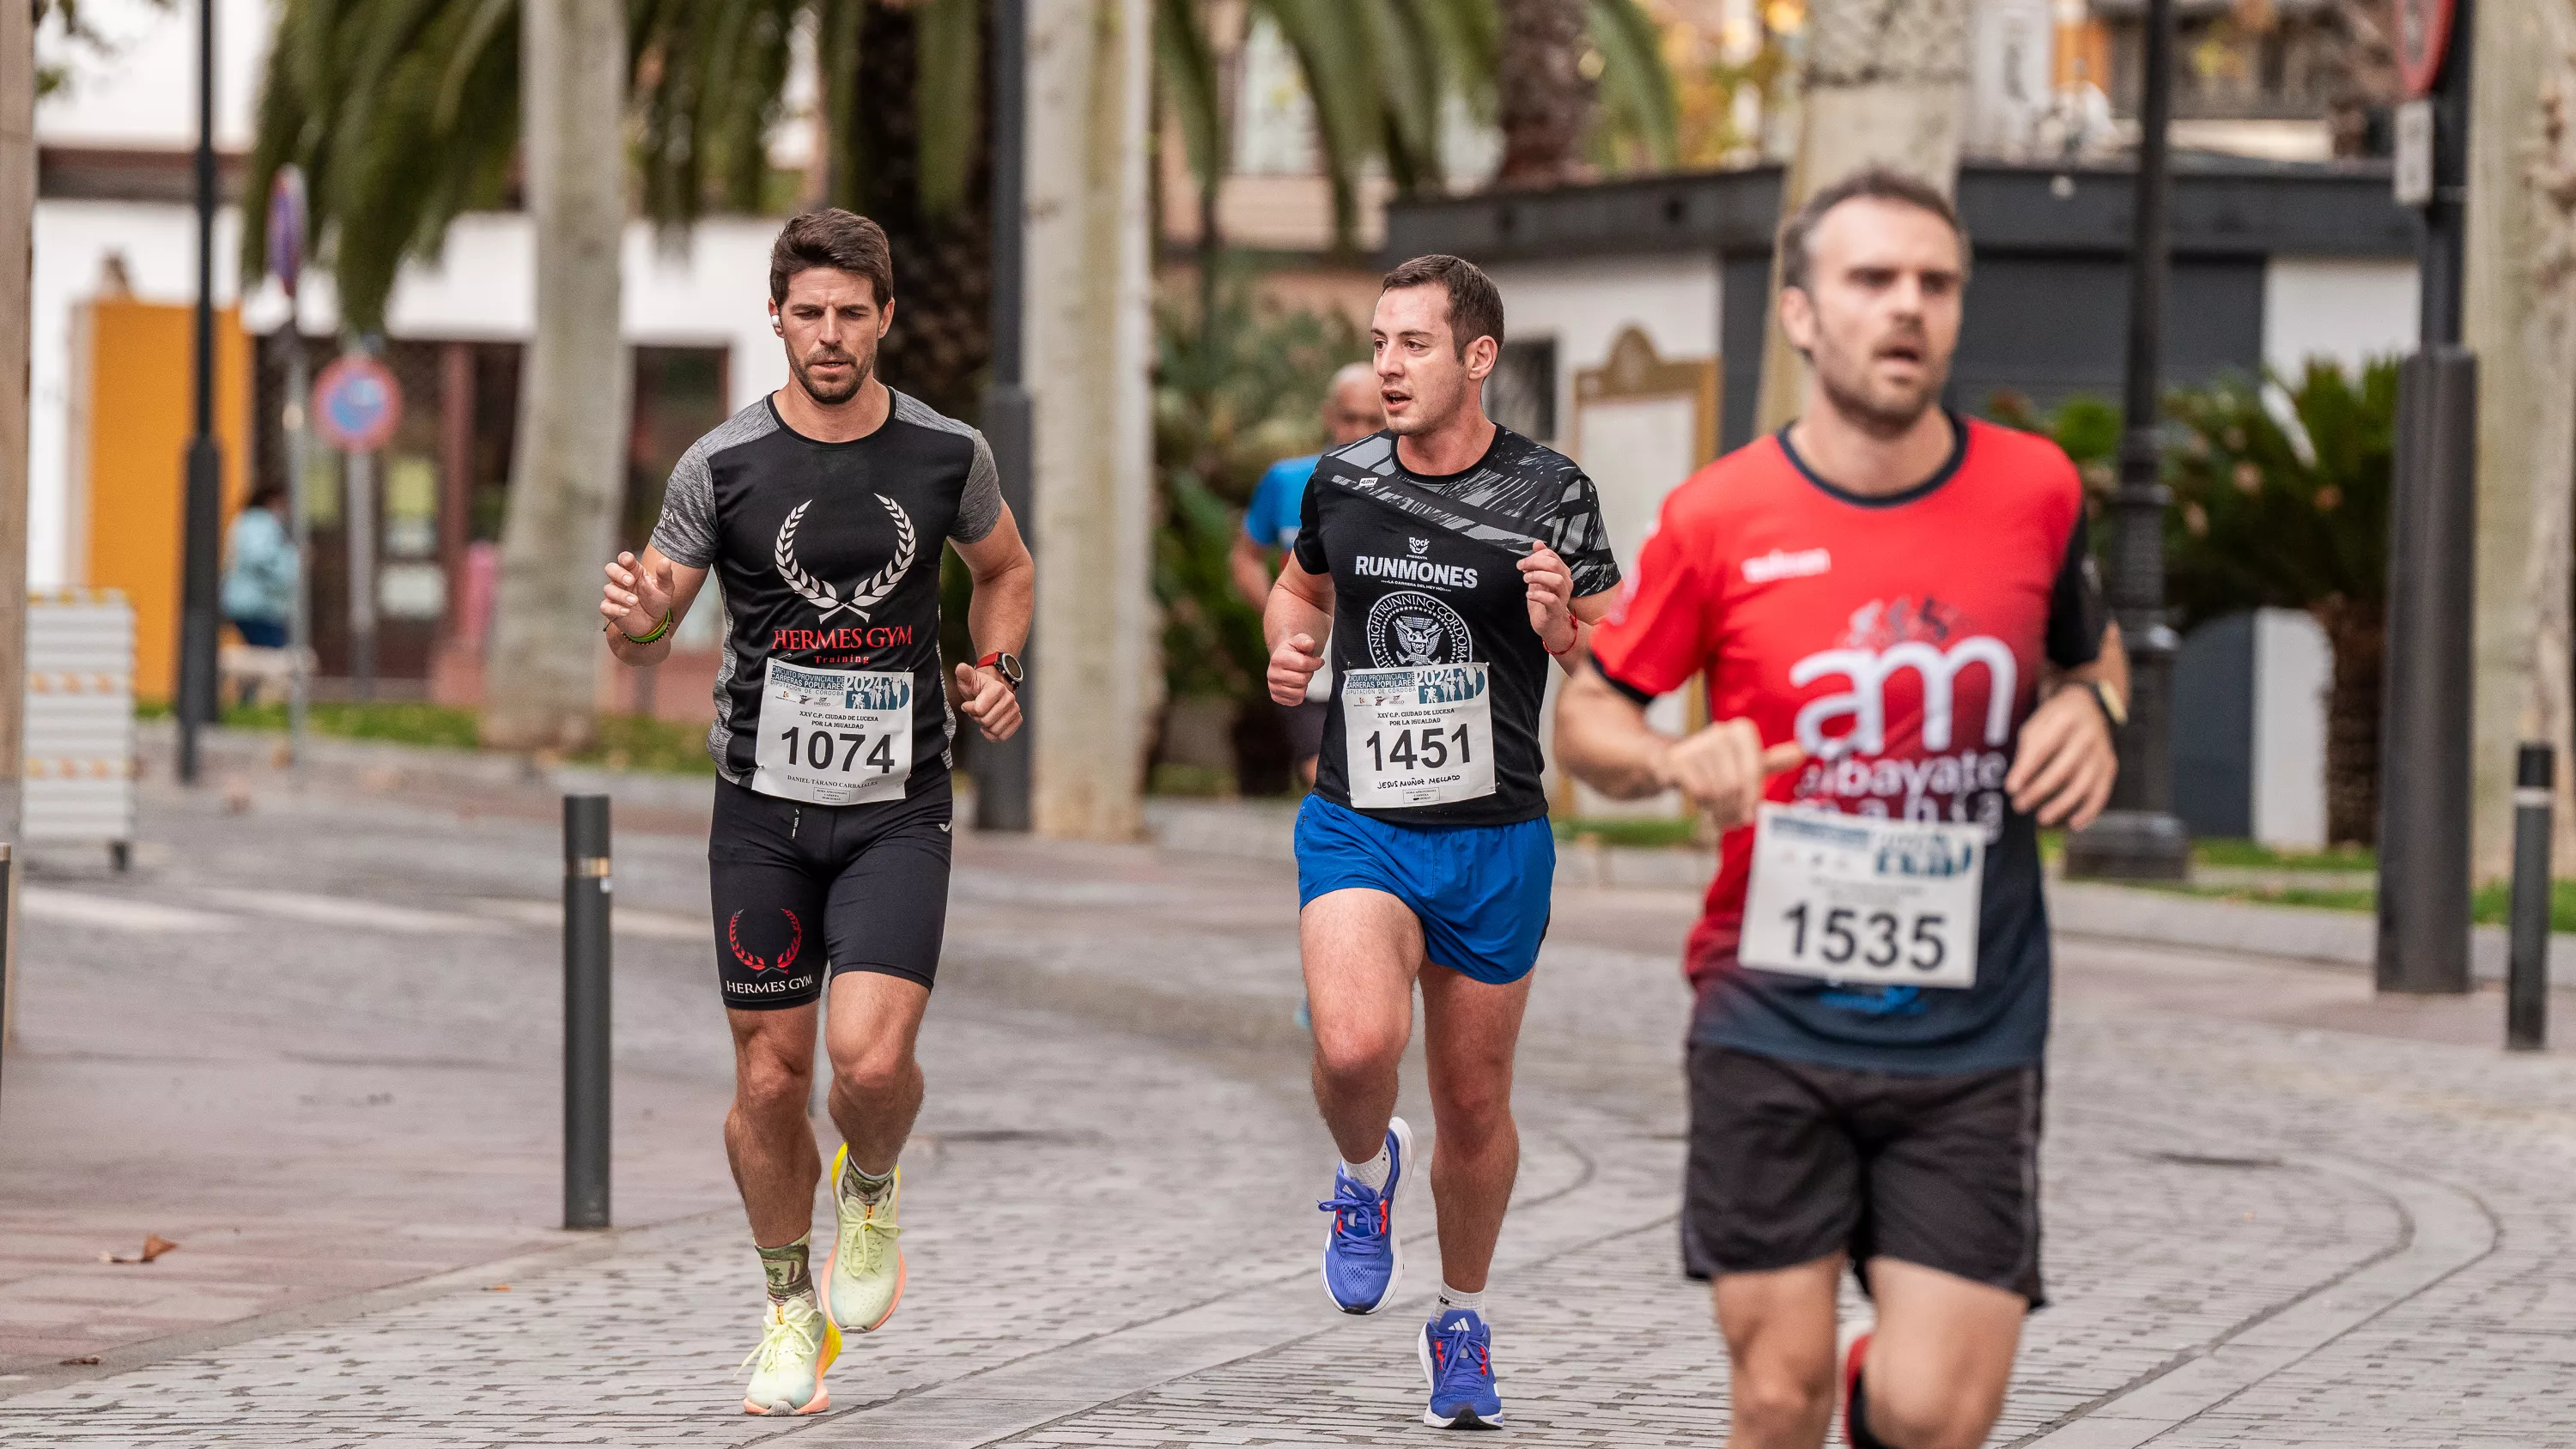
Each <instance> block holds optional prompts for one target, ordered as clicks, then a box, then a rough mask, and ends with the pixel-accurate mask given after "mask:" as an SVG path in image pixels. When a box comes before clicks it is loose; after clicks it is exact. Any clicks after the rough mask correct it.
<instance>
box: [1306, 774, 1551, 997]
mask: <svg viewBox="0 0 2576 1449" xmlns="http://www.w3.org/2000/svg"><path fill="white" fill-rule="evenodd" d="M1555 881H1556V835H1555V833H1554V832H1553V831H1551V830H1550V829H1549V828H1548V823H1547V821H1545V820H1544V819H1541V820H1524V821H1522V822H1521V823H1519V824H1517V825H1439V826H1429V827H1424V828H1415V827H1412V826H1405V825H1389V824H1387V823H1386V822H1384V821H1382V820H1372V819H1370V818H1369V817H1368V816H1366V815H1362V814H1361V813H1359V812H1358V811H1356V810H1353V809H1351V808H1350V807H1349V806H1346V805H1336V804H1334V803H1333V802H1331V801H1330V800H1327V799H1325V798H1324V797H1323V796H1321V795H1308V796H1307V797H1306V803H1305V804H1303V805H1301V806H1299V807H1298V809H1297V904H1298V906H1299V907H1300V908H1301V909H1302V908H1303V907H1305V906H1306V905H1308V904H1310V903H1312V902H1313V901H1314V899H1315V898H1316V897H1317V896H1321V895H1326V894H1329V893H1330V892H1333V891H1338V890H1350V889H1353V888H1358V889H1361V890H1373V891H1384V892H1386V893H1387V894H1388V895H1391V896H1393V897H1395V898H1396V899H1397V900H1400V901H1402V902H1404V904H1405V905H1406V906H1407V907H1408V908H1409V909H1411V910H1412V912H1413V914H1414V915H1415V916H1416V917H1418V918H1420V920H1421V922H1422V944H1423V948H1424V954H1425V955H1427V956H1429V957H1430V958H1431V960H1433V961H1434V962H1436V963H1438V964H1440V965H1442V966H1446V967H1448V968H1450V969H1451V970H1453V971H1456V972H1458V973H1459V974H1461V975H1464V976H1468V977H1471V978H1473V979H1475V980H1478V981H1483V982H1488V983H1490V984H1492V985H1495V986H1508V985H1510V984H1511V983H1512V982H1515V981H1518V980H1520V979H1521V978H1522V977H1524V976H1526V975H1528V974H1529V969H1530V968H1531V967H1532V966H1535V965H1537V964H1538V946H1539V942H1541V941H1543V940H1545V939H1546V938H1547V917H1548V902H1549V895H1548V893H1549V891H1550V889H1551V888H1552V887H1553V886H1554V884H1555Z"/></svg>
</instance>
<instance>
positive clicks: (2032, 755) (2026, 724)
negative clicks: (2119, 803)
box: [2004, 624, 2129, 830]
mask: <svg viewBox="0 0 2576 1449" xmlns="http://www.w3.org/2000/svg"><path fill="white" fill-rule="evenodd" d="M2096 684H2100V685H2102V686H2104V687H2105V688H2107V689H2108V690H2109V691H2110V692H2111V694H2112V695H2114V696H2116V697H2117V698H2118V699H2119V700H2120V701H2121V703H2122V707H2123V709H2124V710H2125V708H2126V706H2127V701H2128V698H2129V651H2128V650H2127V649H2126V648H2125V647H2124V646H2123V645H2122V644H2121V642H2120V626H2119V625H2118V624H2107V625H2105V626H2104V627H2103V630H2102V646H2101V653H2099V654H2098V655H2096V656H2094V658H2092V659H2091V660H2089V661H2087V662H2085V663H2082V664H2077V665H2071V666H2065V667H2054V666H2053V667H2051V668H2050V669H2049V670H2048V672H2047V674H2046V675H2045V676H2044V677H2043V678H2042V679H2041V681H2040V705H2039V708H2037V709H2034V710H2032V711H2031V712H2030V718H2028V719H2026V720H2024V721H2022V725H2021V739H2020V744H2019V747H2018V749H2016V751H2015V752H2014V757H2013V764H2012V769H2011V770H2010V771H2008V772H2006V774H2005V775H2004V790H2005V792H2006V793H2008V794H2010V795H2011V796H2012V804H2013V808H2014V809H2015V810H2019V811H2022V812H2024V813H2026V814H2033V815H2037V816H2038V817H2039V823H2040V824H2042V825H2047V826H2058V825H2063V826H2066V827H2067V828H2069V829H2071V830H2081V829H2083V828H2084V827H2085V826H2087V825H2090V824H2092V823H2093V817H2095V816H2097V815H2099V814H2101V813H2102V807H2103V806H2104V805H2106V804H2108V803H2110V799H2111V786H2112V783H2113V782H2114V781H2116V780H2118V779H2119V777H2120V753H2119V747H2118V746H2117V744H2116V743H2114V741H2113V740H2112V738H2111V721H2110V719H2109V718H2108V717H2107V716H2106V715H2105V713H2104V711H2103V707H2102V705H2101V704H2100V703H2099V702H2097V700H2096V699H2095V698H2094V695H2093V686H2094V685H2096Z"/></svg>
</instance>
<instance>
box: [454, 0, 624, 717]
mask: <svg viewBox="0 0 2576 1449" xmlns="http://www.w3.org/2000/svg"><path fill="white" fill-rule="evenodd" d="M520 15H521V23H522V32H521V33H522V44H523V45H524V46H525V50H524V52H523V55H524V63H523V64H522V65H521V67H520V75H521V82H520V84H521V98H522V99H521V106H522V108H523V114H524V123H523V125H524V136H525V145H526V155H527V178H528V179H527V208H528V221H529V224H530V227H531V229H532V231H533V232H534V233H535V238H536V261H537V274H536V286H537V297H536V334H535V336H533V337H532V338H531V339H530V340H529V343H528V353H527V362H526V365H525V367H524V369H523V371H522V372H521V374H520V387H519V435H518V446H517V450H516V453H517V456H516V458H515V459H514V460H513V464H512V467H511V479H510V509H509V516H508V518H507V520H506V521H505V522H504V524H503V528H502V534H501V587H500V597H499V600H498V601H497V603H498V606H497V608H496V609H495V610H494V618H493V633H492V653H491V657H490V660H489V662H488V665H487V668H486V672H485V678H484V695H483V697H484V700H485V708H484V714H483V739H484V742H485V743H486V744H487V745H491V746H493V747H496V748H500V749H518V750H534V749H574V748H580V747H582V746H585V745H587V744H589V743H590V742H591V740H592V738H593V737H594V735H595V734H596V730H597V720H596V718H595V710H596V704H595V697H594V689H595V685H594V681H595V678H596V672H597V669H598V660H599V650H600V648H601V645H600V632H599V567H600V563H601V561H602V560H604V559H605V558H606V557H607V554H608V549H609V547H610V546H611V544H612V542H613V531H614V528H615V524H616V518H617V510H618V505H619V503H620V502H621V501H622V499H623V498H624V496H625V492H626V477H625V471H626V469H625V464H626V426H627V406H628V401H629V396H630V393H631V391H632V387H633V375H632V370H631V369H630V368H629V366H628V365H627V357H626V349H625V345H624V343H623V340H622V339H621V338H620V336H619V331H618V295H619V285H618V282H619V279H618V245H619V240H620V234H621V233H622V232H623V231H624V229H625V222H626V189H625V179H626V167H625V165H624V164H623V160H622V158H623V157H624V155H625V135H624V117H625V102H626V12H625V6H624V4H623V3H622V0H524V3H523V5H522V7H521V11H520Z"/></svg>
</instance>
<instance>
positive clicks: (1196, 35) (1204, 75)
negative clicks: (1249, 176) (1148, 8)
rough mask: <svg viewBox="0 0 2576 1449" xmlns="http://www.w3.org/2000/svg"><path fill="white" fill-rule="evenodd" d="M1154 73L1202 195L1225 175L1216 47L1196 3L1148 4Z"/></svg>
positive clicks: (1171, 0)
mask: <svg viewBox="0 0 2576 1449" xmlns="http://www.w3.org/2000/svg"><path fill="white" fill-rule="evenodd" d="M1154 72H1155V79H1156V80H1157V81H1158V82H1159V83H1160V85H1161V86H1162V91H1163V103H1164V104H1165V105H1168V106H1170V107H1171V108H1172V119H1173V120H1174V121H1175V122H1177V123H1178V124H1179V126H1180V130H1181V146H1182V149H1183V150H1184V151H1186V152H1187V153H1188V155H1189V162H1190V176H1191V178H1192V179H1194V180H1196V181H1197V182H1198V184H1199V189H1200V190H1201V191H1202V192H1204V191H1206V190H1208V189H1209V188H1211V187H1213V186H1215V185H1216V184H1217V180H1218V178H1219V177H1221V176H1222V175H1223V174H1224V172H1225V160H1226V157H1225V116H1224V114H1223V107H1222V103H1221V102H1220V101H1219V99H1218V96H1217V81H1216V48H1215V47H1214V46H1213V45H1211V44H1210V43H1209V41H1208V34H1207V27H1206V25H1205V23H1204V21H1203V18H1202V17H1201V15H1200V10H1199V4H1198V0H1154Z"/></svg>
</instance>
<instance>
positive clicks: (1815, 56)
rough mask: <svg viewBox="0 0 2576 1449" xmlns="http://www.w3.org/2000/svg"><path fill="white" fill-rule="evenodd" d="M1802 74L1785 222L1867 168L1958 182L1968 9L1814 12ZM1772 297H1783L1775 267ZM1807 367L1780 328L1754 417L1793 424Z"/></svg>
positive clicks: (1826, 1) (1923, 1) (1767, 424)
mask: <svg viewBox="0 0 2576 1449" xmlns="http://www.w3.org/2000/svg"><path fill="white" fill-rule="evenodd" d="M1806 39H1807V54H1806V62H1805V64H1804V66H1803V67H1802V68H1801V70H1800V72H1799V78H1798V79H1799V83H1798V105H1799V115H1798V150H1797V155H1796V158H1795V159H1794V160H1793V161H1792V162H1791V164H1790V167H1789V176H1788V180H1787V183H1786V185H1784V186H1783V187H1782V188H1781V196H1780V209H1781V211H1782V213H1783V214H1786V213H1787V212H1788V211H1790V210H1791V209H1793V208H1795V207H1798V206H1802V205H1804V204H1805V203H1806V200H1807V198H1808V197H1810V196H1813V195H1814V194H1816V193H1817V192H1818V191H1821V190H1823V189H1824V188H1825V187H1828V186H1831V185H1832V184H1834V183H1835V182H1837V181H1840V180H1841V179H1843V178H1844V177H1846V176H1849V175H1850V174H1852V173H1853V172H1855V171H1858V170H1860V169H1861V168H1863V167H1865V166H1872V165H1884V166H1893V167H1895V168H1896V169H1897V170H1899V171H1904V172H1908V173H1910V174H1912V175H1915V176H1920V177H1922V178H1923V179H1924V180H1926V181H1929V182H1931V183H1932V184H1933V185H1935V186H1938V187H1940V188H1941V189H1942V190H1943V191H1948V190H1950V189H1951V188H1952V187H1953V186H1955V185H1956V184H1957V182H1958V177H1959V129H1960V125H1961V113H1962V111H1963V110H1964V109H1965V107H1966V104H1967V98H1968V3H1967V0H1809V3H1808V5H1807V28H1806ZM1771 290H1772V294H1773V296H1774V297H1775V298H1776V297H1777V296H1778V294H1779V290H1780V285H1779V264H1778V259H1777V258H1774V259H1773V264H1772V283H1771ZM1806 376H1807V374H1806V365H1805V364H1804V363H1803V362H1801V361H1800V360H1799V358H1798V354H1797V353H1796V352H1795V351H1794V350H1792V349H1791V348H1790V346H1789V339H1788V338H1787V337H1786V336H1784V335H1782V333H1781V331H1780V327H1779V323H1778V322H1777V321H1776V320H1774V321H1773V322H1772V323H1771V325H1770V329H1769V336H1768V341H1766V342H1765V344H1764V346H1763V351H1762V395H1761V401H1760V404H1759V406H1758V407H1757V409H1756V411H1757V413H1758V415H1759V426H1760V427H1761V428H1762V429H1763V430H1764V431H1766V432H1767V431H1769V430H1771V429H1773V428H1777V427H1779V426H1780V425H1781V424H1783V423H1786V422H1788V421H1789V420H1790V419H1791V418H1793V417H1796V416H1797V414H1798V407H1799V403H1800V400H1801V398H1802V397H1803V395H1804V393H1805V390H1806Z"/></svg>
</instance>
